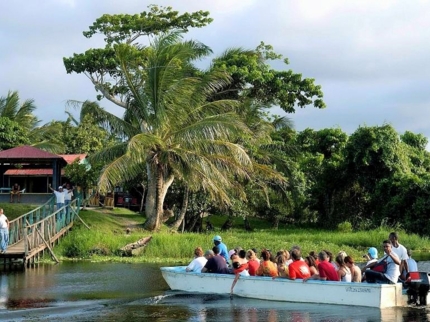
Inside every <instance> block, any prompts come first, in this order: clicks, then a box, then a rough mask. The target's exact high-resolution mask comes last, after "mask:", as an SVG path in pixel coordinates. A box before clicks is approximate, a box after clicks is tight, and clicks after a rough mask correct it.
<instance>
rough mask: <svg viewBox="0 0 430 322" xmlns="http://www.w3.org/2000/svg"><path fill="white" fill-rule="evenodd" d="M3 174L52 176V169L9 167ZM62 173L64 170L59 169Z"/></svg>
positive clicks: (62, 173)
mask: <svg viewBox="0 0 430 322" xmlns="http://www.w3.org/2000/svg"><path fill="white" fill-rule="evenodd" d="M4 175H5V176H52V169H9V170H7V171H6V172H5V173H4ZM61 175H64V170H61Z"/></svg>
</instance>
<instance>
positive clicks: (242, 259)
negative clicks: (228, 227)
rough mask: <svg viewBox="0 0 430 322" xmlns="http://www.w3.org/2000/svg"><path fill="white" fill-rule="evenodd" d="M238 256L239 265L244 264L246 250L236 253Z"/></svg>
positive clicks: (245, 261)
mask: <svg viewBox="0 0 430 322" xmlns="http://www.w3.org/2000/svg"><path fill="white" fill-rule="evenodd" d="M238 255H239V263H241V264H246V263H248V261H247V260H246V250H244V249H241V250H240V251H239V253H238Z"/></svg>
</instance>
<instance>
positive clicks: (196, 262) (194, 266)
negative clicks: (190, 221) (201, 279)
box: [185, 247, 208, 273]
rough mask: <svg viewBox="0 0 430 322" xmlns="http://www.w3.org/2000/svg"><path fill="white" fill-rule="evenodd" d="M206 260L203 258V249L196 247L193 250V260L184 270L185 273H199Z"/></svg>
mask: <svg viewBox="0 0 430 322" xmlns="http://www.w3.org/2000/svg"><path fill="white" fill-rule="evenodd" d="M207 261H208V260H207V259H206V258H205V257H203V249H202V248H201V247H197V248H196V249H195V250H194V259H193V260H192V261H191V263H190V264H189V265H188V266H187V268H185V271H187V272H196V273H201V271H202V268H203V266H205V264H206V262H207Z"/></svg>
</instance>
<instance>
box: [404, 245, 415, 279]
mask: <svg viewBox="0 0 430 322" xmlns="http://www.w3.org/2000/svg"><path fill="white" fill-rule="evenodd" d="M407 252H408V256H409V259H407V260H406V261H407V262H408V269H409V272H418V265H417V262H416V261H415V259H413V258H412V250H411V249H410V248H408V249H407ZM406 275H407V272H406V271H405V270H403V272H402V276H401V278H402V280H406Z"/></svg>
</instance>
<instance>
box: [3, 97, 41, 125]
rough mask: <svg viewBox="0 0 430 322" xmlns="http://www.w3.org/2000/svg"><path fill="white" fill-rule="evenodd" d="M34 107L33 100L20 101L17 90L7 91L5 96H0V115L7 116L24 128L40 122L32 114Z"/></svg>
mask: <svg viewBox="0 0 430 322" xmlns="http://www.w3.org/2000/svg"><path fill="white" fill-rule="evenodd" d="M35 109H36V106H35V105H34V100H32V99H28V100H25V101H24V102H23V103H21V102H20V100H19V94H18V92H17V91H15V92H12V91H9V92H8V93H7V96H6V97H3V96H2V97H0V117H7V118H8V119H10V120H12V121H15V122H17V123H18V124H19V125H20V126H22V127H23V128H24V129H32V128H34V127H35V126H36V125H37V124H38V123H39V122H40V121H39V120H38V118H37V117H36V116H35V115H34V114H33V112H34V110H35Z"/></svg>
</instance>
